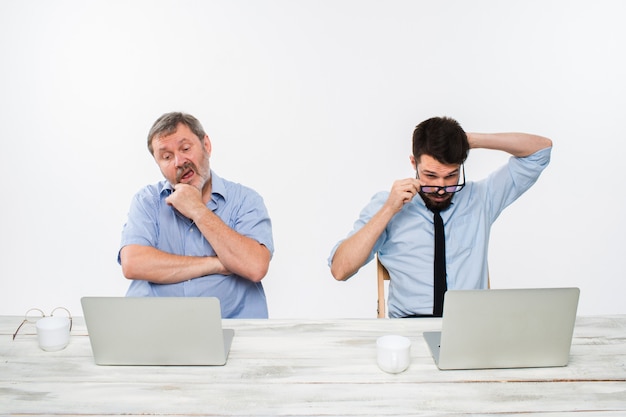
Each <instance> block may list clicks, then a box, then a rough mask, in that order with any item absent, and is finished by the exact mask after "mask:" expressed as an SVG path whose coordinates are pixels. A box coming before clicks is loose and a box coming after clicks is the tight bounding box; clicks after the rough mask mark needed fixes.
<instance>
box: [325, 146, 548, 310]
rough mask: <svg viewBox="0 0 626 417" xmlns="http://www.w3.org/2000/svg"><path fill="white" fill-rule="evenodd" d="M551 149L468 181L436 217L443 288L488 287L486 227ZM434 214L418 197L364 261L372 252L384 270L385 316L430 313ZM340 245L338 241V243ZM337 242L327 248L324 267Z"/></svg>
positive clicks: (370, 209)
mask: <svg viewBox="0 0 626 417" xmlns="http://www.w3.org/2000/svg"><path fill="white" fill-rule="evenodd" d="M551 151H552V148H546V149H542V150H540V151H538V152H535V153H534V154H532V155H530V156H527V157H524V158H517V157H511V158H510V159H509V161H508V163H507V164H506V165H504V166H503V167H501V168H500V169H498V170H497V171H495V172H493V173H492V174H491V175H489V176H488V177H487V178H485V179H484V180H481V181H477V182H468V183H467V184H466V185H465V187H464V188H463V189H462V190H461V191H459V192H458V193H456V194H455V195H454V196H453V198H452V204H451V206H450V208H448V209H447V210H445V211H442V212H441V217H442V218H443V221H444V228H445V235H446V277H447V283H448V289H482V288H487V281H488V266H487V253H488V246H489V234H490V231H491V225H492V224H493V222H494V221H495V220H496V219H497V218H498V216H499V215H500V213H501V212H502V210H504V208H506V207H507V206H508V205H510V204H511V203H512V202H513V201H515V200H516V199H517V198H518V197H519V196H521V195H522V194H523V193H524V192H525V191H526V190H528V189H529V188H530V187H531V186H532V185H533V184H534V183H535V181H537V179H538V178H539V175H540V174H541V172H542V171H543V170H544V168H545V167H546V166H547V165H548V163H549V162H550V153H551ZM388 196H389V192H387V191H385V192H379V193H377V194H376V195H374V197H373V198H372V200H371V201H370V203H369V204H368V205H367V206H366V207H365V208H364V209H363V210H362V211H361V214H360V216H359V219H358V220H357V221H356V222H355V223H354V228H353V230H352V231H351V232H350V234H349V235H348V236H351V235H352V234H354V233H355V232H357V231H358V230H360V229H361V228H362V227H363V226H364V225H365V224H366V223H367V222H368V221H369V220H370V219H371V218H372V216H374V214H376V213H377V212H378V211H379V210H380V208H381V207H382V206H383V204H384V203H385V201H386V200H387V197H388ZM434 239H435V238H434V224H433V213H432V212H431V211H430V210H428V209H427V208H426V205H425V204H424V201H423V200H422V198H421V197H420V196H419V195H416V196H415V198H413V200H412V201H411V202H410V203H408V204H405V205H404V207H403V208H402V210H401V211H400V212H398V213H397V214H396V215H395V216H394V217H393V218H392V219H391V221H390V222H389V224H388V225H387V227H386V228H385V230H384V232H383V233H382V234H381V236H380V237H379V238H378V240H377V241H376V244H375V245H374V248H373V250H372V252H371V253H370V254H369V257H368V258H367V261H366V263H367V262H370V261H371V260H372V259H373V258H374V255H375V254H376V252H378V256H379V258H380V261H381V263H382V264H383V265H384V266H385V267H386V268H387V270H388V271H389V275H390V277H391V280H390V282H389V295H388V301H387V303H388V309H389V317H406V316H411V315H422V314H424V315H429V314H432V312H433V262H434ZM342 241H343V240H342ZM342 241H340V242H339V243H337V245H335V247H334V248H333V249H332V251H331V254H330V257H329V258H328V264H329V266H330V264H331V261H332V258H333V256H334V254H335V251H336V250H337V247H338V246H339V244H340V243H341V242H342Z"/></svg>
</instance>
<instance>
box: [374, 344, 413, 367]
mask: <svg viewBox="0 0 626 417" xmlns="http://www.w3.org/2000/svg"><path fill="white" fill-rule="evenodd" d="M376 351H377V352H376V353H377V361H378V366H379V367H380V369H382V370H383V371H385V372H389V373H391V374H397V373H400V372H404V371H405V370H406V368H408V367H409V364H410V363H411V341H410V340H409V339H407V338H406V337H404V336H398V335H387V336H381V337H379V338H378V339H377V340H376Z"/></svg>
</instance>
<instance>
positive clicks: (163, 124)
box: [148, 112, 206, 155]
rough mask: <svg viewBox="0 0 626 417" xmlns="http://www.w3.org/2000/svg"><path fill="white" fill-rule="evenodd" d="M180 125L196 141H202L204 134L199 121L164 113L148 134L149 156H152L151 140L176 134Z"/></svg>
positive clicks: (188, 115)
mask: <svg viewBox="0 0 626 417" xmlns="http://www.w3.org/2000/svg"><path fill="white" fill-rule="evenodd" d="M180 123H182V124H184V125H185V126H187V127H188V128H189V130H191V131H192V132H193V134H194V135H196V136H197V137H198V139H200V140H202V139H203V138H204V137H205V136H206V132H205V131H204V128H203V127H202V125H201V124H200V121H199V120H198V119H196V118H195V117H193V116H192V115H190V114H187V113H181V112H171V113H165V114H164V115H162V116H161V117H159V118H158V119H157V120H156V122H154V124H153V125H152V128H151V129H150V132H148V150H149V151H150V153H151V154H153V155H154V149H153V148H152V140H153V139H154V138H155V137H157V136H163V135H166V136H167V135H171V134H172V133H174V132H176V129H177V128H178V125H179V124H180Z"/></svg>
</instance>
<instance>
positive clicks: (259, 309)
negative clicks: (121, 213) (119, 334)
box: [118, 171, 274, 318]
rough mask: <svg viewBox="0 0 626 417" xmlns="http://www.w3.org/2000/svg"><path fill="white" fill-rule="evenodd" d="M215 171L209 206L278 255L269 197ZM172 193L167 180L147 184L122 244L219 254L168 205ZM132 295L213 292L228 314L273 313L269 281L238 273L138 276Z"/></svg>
mask: <svg viewBox="0 0 626 417" xmlns="http://www.w3.org/2000/svg"><path fill="white" fill-rule="evenodd" d="M211 175H212V184H211V186H212V196H211V200H210V201H209V202H208V203H207V207H208V208H209V209H210V210H212V211H213V212H214V213H215V214H216V215H217V216H219V217H220V219H222V221H224V223H226V225H228V226H229V227H230V228H232V229H233V230H235V231H236V232H237V233H240V234H241V235H243V236H247V237H249V238H252V239H254V240H256V241H258V242H259V243H260V244H262V245H265V246H266V247H267V248H268V249H269V251H270V253H272V254H273V253H274V243H273V237H272V225H271V220H270V218H269V215H268V212H267V209H266V207H265V204H264V203H263V198H262V197H261V196H260V195H259V194H258V193H257V192H255V191H254V190H252V189H250V188H247V187H245V186H243V185H241V184H237V183H234V182H230V181H227V180H224V179H223V178H220V177H219V176H217V175H216V174H215V173H214V172H213V171H211ZM172 192H173V188H172V186H171V185H170V183H169V182H168V181H165V180H163V181H161V182H159V183H157V184H154V185H148V186H146V187H144V188H143V189H142V190H140V191H139V192H138V193H137V194H136V195H135V197H134V198H133V200H132V202H131V206H130V210H129V213H128V220H127V222H126V224H125V225H124V229H123V231H122V242H121V245H120V248H122V247H124V246H126V245H132V244H136V245H143V246H152V247H155V248H157V249H159V250H162V251H164V252H168V253H172V254H176V255H187V256H215V251H214V250H213V248H212V247H211V245H210V244H209V242H208V241H207V240H206V239H205V238H204V236H202V234H201V233H200V230H199V229H198V228H197V226H196V225H195V224H194V223H193V222H192V221H191V220H190V219H188V218H186V217H184V216H183V215H182V214H180V213H179V212H178V211H177V210H176V209H174V208H173V207H171V206H169V205H167V203H166V202H165V199H166V198H167V197H168V196H169V195H170V194H171V193H172ZM120 250H121V249H120ZM243 256H245V254H244V255H243ZM118 262H120V257H119V253H118ZM126 295H127V296H129V297H150V296H170V297H204V296H211V297H217V298H219V300H220V305H221V308H222V317H224V318H267V317H268V312H267V301H266V299H265V292H264V290H263V285H262V284H261V283H260V282H257V283H255V282H252V281H250V280H248V279H245V278H243V277H240V276H238V275H219V274H215V275H207V276H202V277H198V278H195V279H191V280H188V281H184V282H180V283H177V284H155V283H152V282H148V281H144V280H133V281H132V282H131V284H130V287H129V289H128V292H127V293H126Z"/></svg>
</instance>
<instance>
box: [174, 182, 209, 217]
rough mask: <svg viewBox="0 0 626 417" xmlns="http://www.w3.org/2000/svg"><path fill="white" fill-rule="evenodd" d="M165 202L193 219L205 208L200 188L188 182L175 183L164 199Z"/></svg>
mask: <svg viewBox="0 0 626 417" xmlns="http://www.w3.org/2000/svg"><path fill="white" fill-rule="evenodd" d="M165 202H166V203H167V204H168V205H170V206H172V207H174V208H175V209H176V210H178V211H179V212H180V213H181V214H182V215H183V216H185V217H187V218H188V219H191V220H194V221H195V220H196V219H197V217H198V216H200V215H201V214H202V213H203V212H204V211H206V210H207V208H206V205H205V204H204V202H203V201H202V193H201V192H200V190H198V189H197V188H196V187H194V186H192V185H189V184H183V183H178V184H176V185H175V186H174V192H173V193H172V194H170V195H169V197H167V198H166V199H165Z"/></svg>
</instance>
